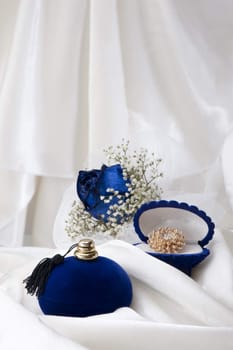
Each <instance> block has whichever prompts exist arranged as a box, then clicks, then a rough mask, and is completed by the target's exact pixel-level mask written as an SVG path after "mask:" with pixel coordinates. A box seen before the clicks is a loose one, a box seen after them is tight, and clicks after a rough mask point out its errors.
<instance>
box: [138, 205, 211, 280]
mask: <svg viewBox="0 0 233 350" xmlns="http://www.w3.org/2000/svg"><path fill="white" fill-rule="evenodd" d="M214 226H215V225H214V223H213V222H212V220H211V219H210V217H209V216H207V215H206V213H205V212H204V211H202V210H200V209H198V208H197V207H196V206H193V205H189V204H187V203H183V202H181V203H179V202H177V201H166V200H161V201H151V202H148V203H145V204H143V205H142V206H141V207H140V208H139V209H138V210H137V212H136V214H135V216H134V227H135V231H136V232H137V234H138V236H139V238H140V240H141V243H139V244H138V246H139V247H140V248H141V249H143V250H144V251H146V252H147V253H148V254H150V255H152V256H154V257H156V258H158V259H160V260H162V261H164V262H166V263H168V264H170V265H172V266H174V267H176V268H178V269H179V270H181V271H183V272H184V273H186V274H187V275H191V272H192V268H194V267H195V266H196V265H198V264H199V263H200V262H202V261H203V260H204V259H205V258H206V257H207V256H208V255H209V254H210V251H209V249H207V248H205V246H206V245H207V244H208V242H209V241H210V240H211V239H212V237H213V234H214ZM160 227H173V228H177V229H179V230H181V231H182V232H183V234H184V238H185V247H184V249H183V250H182V251H181V252H179V253H161V252H157V251H154V250H152V249H151V248H150V247H149V245H148V244H147V243H148V236H149V234H150V233H151V232H152V231H153V230H156V229H158V228H160Z"/></svg>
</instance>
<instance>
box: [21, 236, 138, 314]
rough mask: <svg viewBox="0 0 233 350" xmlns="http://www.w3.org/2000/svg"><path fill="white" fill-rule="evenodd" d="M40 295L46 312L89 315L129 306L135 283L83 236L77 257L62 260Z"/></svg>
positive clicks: (43, 309)
mask: <svg viewBox="0 0 233 350" xmlns="http://www.w3.org/2000/svg"><path fill="white" fill-rule="evenodd" d="M58 260H59V259H58ZM30 277H31V276H29V278H28V279H29V280H28V279H27V281H26V282H29V281H30ZM29 284H30V283H29ZM26 288H27V285H26ZM27 289H28V288H27ZM35 291H36V290H35V288H34V292H35ZM37 291H38V289H37ZM28 292H29V293H30V288H29V290H28ZM30 294H32V293H30ZM37 296H38V301H39V305H40V307H41V310H42V311H43V312H44V313H45V314H48V315H57V316H73V317H74V316H75V317H85V316H91V315H97V314H103V313H110V312H113V311H115V310H116V309H118V308H120V307H125V306H129V305H130V304H131V301H132V285H131V281H130V279H129V276H128V275H127V273H126V272H125V271H124V270H123V268H122V267H121V266H120V265H119V264H117V263H116V262H114V261H113V260H111V259H109V258H106V257H103V256H98V253H97V251H96V249H95V245H94V242H93V241H92V240H90V239H82V240H80V242H79V243H78V245H77V248H76V251H75V252H74V256H69V257H66V258H64V259H63V261H62V260H60V262H59V263H58V264H55V266H54V267H53V268H52V269H51V271H50V273H49V275H48V278H47V280H46V283H44V285H43V288H41V290H40V292H39V293H38V292H37Z"/></svg>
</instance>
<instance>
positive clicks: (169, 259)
mask: <svg viewBox="0 0 233 350" xmlns="http://www.w3.org/2000/svg"><path fill="white" fill-rule="evenodd" d="M156 208H175V209H180V210H185V211H188V212H191V213H193V214H195V215H197V216H198V217H200V218H201V219H202V220H204V221H205V223H206V224H207V227H208V231H207V232H206V234H205V235H204V236H203V238H202V239H201V240H199V241H197V245H200V247H201V248H202V249H201V251H200V252H198V253H189V254H188V253H187V254H163V253H158V252H153V253H151V252H148V254H150V255H151V256H154V257H156V258H158V259H160V260H162V261H164V262H166V263H168V264H170V265H172V266H174V267H175V268H177V269H179V270H181V271H182V272H184V273H186V274H187V275H189V276H190V275H191V273H192V269H193V268H194V267H195V266H196V265H198V264H199V263H201V262H202V261H203V260H204V259H205V258H206V257H207V256H208V255H209V254H210V251H209V250H208V249H207V248H204V246H205V245H206V244H208V242H209V241H210V240H211V239H212V238H213V235H214V227H215V225H214V223H213V222H212V220H211V218H210V217H209V216H207V215H206V213H205V212H204V211H203V210H200V209H199V208H197V207H196V206H194V205H189V204H187V203H184V202H177V201H174V200H172V201H166V200H160V201H151V202H148V203H145V204H143V205H142V206H141V207H140V208H139V209H138V210H137V212H136V213H135V216H134V228H135V231H136V232H137V234H138V236H139V238H140V239H141V240H142V241H143V242H145V243H147V240H148V237H147V236H146V235H145V234H144V232H142V230H141V227H140V217H141V215H142V214H143V213H144V212H145V211H147V210H151V209H156Z"/></svg>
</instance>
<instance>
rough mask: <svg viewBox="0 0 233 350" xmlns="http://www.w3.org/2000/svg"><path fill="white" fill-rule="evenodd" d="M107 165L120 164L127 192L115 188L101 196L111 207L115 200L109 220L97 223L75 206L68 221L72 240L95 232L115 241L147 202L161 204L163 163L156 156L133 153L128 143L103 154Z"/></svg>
mask: <svg viewBox="0 0 233 350" xmlns="http://www.w3.org/2000/svg"><path fill="white" fill-rule="evenodd" d="M104 153H105V156H106V160H107V165H112V164H120V165H121V168H122V173H123V179H124V180H125V181H127V182H126V186H127V188H128V191H127V192H125V193H124V194H120V193H119V192H118V191H115V190H114V189H113V188H108V189H107V191H106V192H107V193H108V194H109V195H108V196H101V197H100V200H101V201H103V202H104V203H110V202H111V200H112V199H113V198H115V199H116V201H115V204H112V205H111V204H110V205H109V208H108V210H107V220H104V215H103V217H102V219H96V218H94V217H92V216H91V215H90V213H89V212H88V211H87V210H86V209H85V208H84V206H83V204H82V203H81V202H76V201H75V202H74V203H73V206H72V208H71V211H70V212H69V214H68V218H67V220H66V227H65V230H66V232H67V234H68V236H69V237H71V238H75V237H77V236H79V235H83V236H89V237H90V235H94V234H95V233H96V232H98V233H99V232H101V233H103V234H107V235H110V236H112V237H116V236H117V234H118V233H119V232H120V231H121V230H122V226H123V225H124V224H125V223H129V222H131V221H132V219H133V216H134V214H135V212H136V211H137V209H138V208H139V207H140V206H141V205H142V204H143V203H145V202H148V201H150V200H158V199H160V195H161V192H162V190H161V188H160V187H159V186H158V180H159V179H160V178H161V177H162V175H163V174H162V173H161V172H159V164H160V162H161V159H159V158H156V157H155V154H154V153H151V154H150V155H149V153H148V150H147V149H144V148H140V149H139V150H134V151H133V152H132V153H130V150H129V141H124V140H123V141H122V143H121V144H120V145H117V146H116V147H115V148H114V147H113V146H109V147H108V148H107V149H105V150H104Z"/></svg>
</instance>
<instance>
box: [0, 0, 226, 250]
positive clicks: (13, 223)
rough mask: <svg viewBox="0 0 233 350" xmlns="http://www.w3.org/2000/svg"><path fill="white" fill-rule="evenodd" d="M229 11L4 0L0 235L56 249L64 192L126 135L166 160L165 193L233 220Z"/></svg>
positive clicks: (149, 1) (199, 5)
mask: <svg viewBox="0 0 233 350" xmlns="http://www.w3.org/2000/svg"><path fill="white" fill-rule="evenodd" d="M232 13H233V3H232V2H229V1H227V0H222V1H221V2H218V1H210V0H204V1H192V2H188V1H186V0H175V1H172V0H126V1H124V0H118V1H117V0H97V1H96V0H89V1H88V0H34V1H31V0H10V1H9V0H0V193H1V199H0V244H1V245H5V246H15V245H22V244H27V242H30V244H33V245H41V246H53V241H52V230H53V223H54V219H55V215H56V213H57V210H58V208H59V205H60V203H61V200H62V195H63V193H64V191H65V190H66V188H67V187H69V185H70V184H71V183H72V182H73V181H74V180H75V178H76V176H77V172H78V170H79V169H81V168H84V167H90V168H92V167H96V166H100V165H101V163H102V162H103V160H104V158H103V153H102V149H103V148H104V147H105V146H106V145H111V144H117V143H119V142H121V139H122V138H123V137H124V138H126V139H129V140H130V141H131V145H132V146H136V145H137V146H138V145H140V146H143V147H146V148H148V149H149V150H151V151H155V152H156V154H158V156H160V157H162V158H163V166H162V169H161V170H162V171H163V172H164V180H163V182H162V186H163V188H164V196H165V197H167V198H170V199H172V198H178V199H179V198H181V199H186V200H187V201H189V202H190V201H192V203H193V204H198V205H200V206H201V207H202V208H203V209H206V211H207V212H208V213H209V214H210V215H212V216H213V220H214V221H217V224H218V226H220V227H221V228H227V227H228V226H229V225H231V214H232V209H231V206H232V205H233V178H232V171H233V165H232V164H233V162H232V149H233V132H232V120H233V117H232V112H233V99H232V96H233V71H232V65H233V44H232V33H233V20H232V16H233V15H232ZM27 235H28V236H29V237H30V240H29V241H26V242H25V237H26V236H27ZM228 235H230V232H228ZM228 237H229V236H228Z"/></svg>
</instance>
